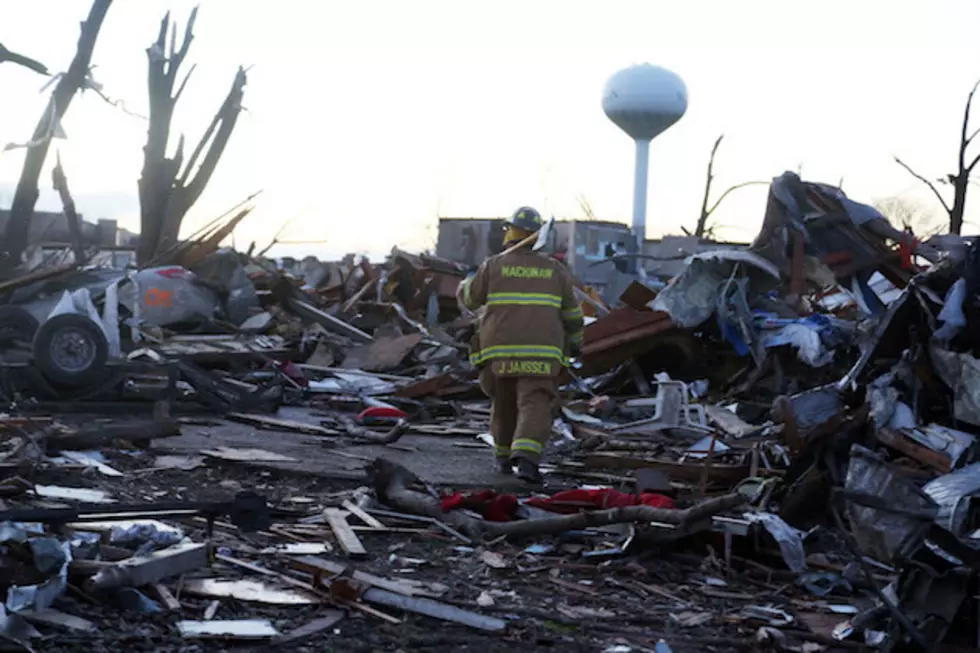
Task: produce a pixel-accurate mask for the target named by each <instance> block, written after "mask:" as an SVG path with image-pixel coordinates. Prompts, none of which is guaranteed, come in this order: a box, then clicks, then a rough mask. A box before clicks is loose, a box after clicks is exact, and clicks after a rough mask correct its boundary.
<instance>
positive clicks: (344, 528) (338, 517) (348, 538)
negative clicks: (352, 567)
mask: <svg viewBox="0 0 980 653" xmlns="http://www.w3.org/2000/svg"><path fill="white" fill-rule="evenodd" d="M323 516H324V518H325V519H326V520H327V524H329V525H330V528H331V530H333V534H334V535H335V536H336V537H337V543H338V544H340V548H342V549H343V550H344V552H345V553H346V554H347V555H348V556H350V557H352V558H354V557H364V556H366V555H367V549H365V548H364V545H363V544H361V540H360V538H358V537H357V534H356V533H355V532H354V530H353V529H352V528H351V527H350V524H348V523H347V519H346V518H345V517H344V515H343V513H341V512H340V511H339V510H338V509H336V508H327V509H326V510H324V511H323Z"/></svg>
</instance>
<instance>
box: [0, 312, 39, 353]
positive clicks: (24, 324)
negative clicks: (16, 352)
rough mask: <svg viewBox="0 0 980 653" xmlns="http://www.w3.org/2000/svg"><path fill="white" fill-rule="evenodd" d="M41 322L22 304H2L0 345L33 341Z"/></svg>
mask: <svg viewBox="0 0 980 653" xmlns="http://www.w3.org/2000/svg"><path fill="white" fill-rule="evenodd" d="M38 327H40V322H38V321H37V318H36V317H34V316H33V315H31V314H30V313H28V312H27V310H26V309H24V308H22V307H20V306H10V305H7V306H0V345H4V344H9V343H12V342H15V341H22V342H32V341H33V340H34V335H35V334H36V333H37V330H38Z"/></svg>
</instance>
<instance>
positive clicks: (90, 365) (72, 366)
mask: <svg viewBox="0 0 980 653" xmlns="http://www.w3.org/2000/svg"><path fill="white" fill-rule="evenodd" d="M108 358H109V341H108V340H107V339H106V337H105V333H103V331H102V328H101V327H100V326H99V325H98V324H96V323H95V322H93V321H92V320H90V319H89V318H87V317H85V316H84V315H79V314H77V313H62V314H61V315H56V316H55V317H53V318H51V319H49V320H48V321H46V322H45V323H44V324H42V325H41V327H40V328H39V329H38V330H37V334H36V335H35V336H34V364H35V365H37V367H38V369H39V370H40V371H41V373H42V374H43V375H44V376H45V377H46V378H47V379H48V380H49V381H51V382H52V383H56V384H58V385H61V386H81V385H86V384H89V383H97V382H98V381H99V380H100V379H101V378H102V377H103V375H104V373H105V366H106V361H107V360H108Z"/></svg>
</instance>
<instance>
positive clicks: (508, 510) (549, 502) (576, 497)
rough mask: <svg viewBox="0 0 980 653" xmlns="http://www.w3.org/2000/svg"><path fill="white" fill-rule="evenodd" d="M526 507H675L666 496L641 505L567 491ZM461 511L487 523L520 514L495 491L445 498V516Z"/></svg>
mask: <svg viewBox="0 0 980 653" xmlns="http://www.w3.org/2000/svg"><path fill="white" fill-rule="evenodd" d="M525 503H526V504H527V505H529V506H534V507H535V508H541V509H542V510H548V511H550V512H556V513H560V514H571V513H576V512H580V511H582V510H604V509H606V508H625V507H628V506H636V505H644V506H650V507H651V508H667V509H673V508H674V507H675V504H674V500H673V499H671V498H670V497H667V496H664V495H662V494H656V493H654V492H644V493H643V494H642V495H641V497H640V500H639V501H638V500H637V498H636V495H634V494H626V493H625V492H619V491H618V490H614V489H612V488H600V489H598V490H566V491H564V492H559V493H558V494H555V495H554V496H551V497H546V498H537V497H535V498H532V499H528V500H527V501H526V502H525ZM457 508H465V509H467V510H472V511H474V512H477V513H480V514H481V515H483V517H484V518H485V519H486V520H487V521H511V520H513V519H514V514H515V513H516V511H517V497H516V496H514V495H513V494H498V493H496V492H494V491H493V490H482V491H479V492H457V493H455V494H450V495H448V496H445V497H443V499H442V511H443V512H449V511H450V510H456V509H457Z"/></svg>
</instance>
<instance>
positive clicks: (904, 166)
mask: <svg viewBox="0 0 980 653" xmlns="http://www.w3.org/2000/svg"><path fill="white" fill-rule="evenodd" d="M970 95H971V97H972V95H973V94H972V93H971V94H970ZM894 159H895V163H897V164H898V165H900V166H902V167H903V168H905V170H906V171H907V172H908V173H909V174H910V175H912V176H913V177H915V178H916V179H918V180H919V181H921V182H922V183H923V184H925V185H926V186H928V187H929V190H931V191H932V193H933V195H935V196H936V199H938V200H939V203H940V204H942V205H943V208H944V209H946V212H947V213H949V212H950V211H951V210H952V209H950V207H949V204H947V203H946V200H944V199H943V196H942V195H940V194H939V191H938V190H936V187H935V185H933V183H932V182H931V181H929V180H928V179H926V178H925V177H923V176H922V175H920V174H919V173H917V172H916V171H915V170H913V169H912V168H910V167H909V166H908V164H906V163H905V162H904V161H902V160H901V159H899V158H898V157H897V156H896V157H894Z"/></svg>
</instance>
